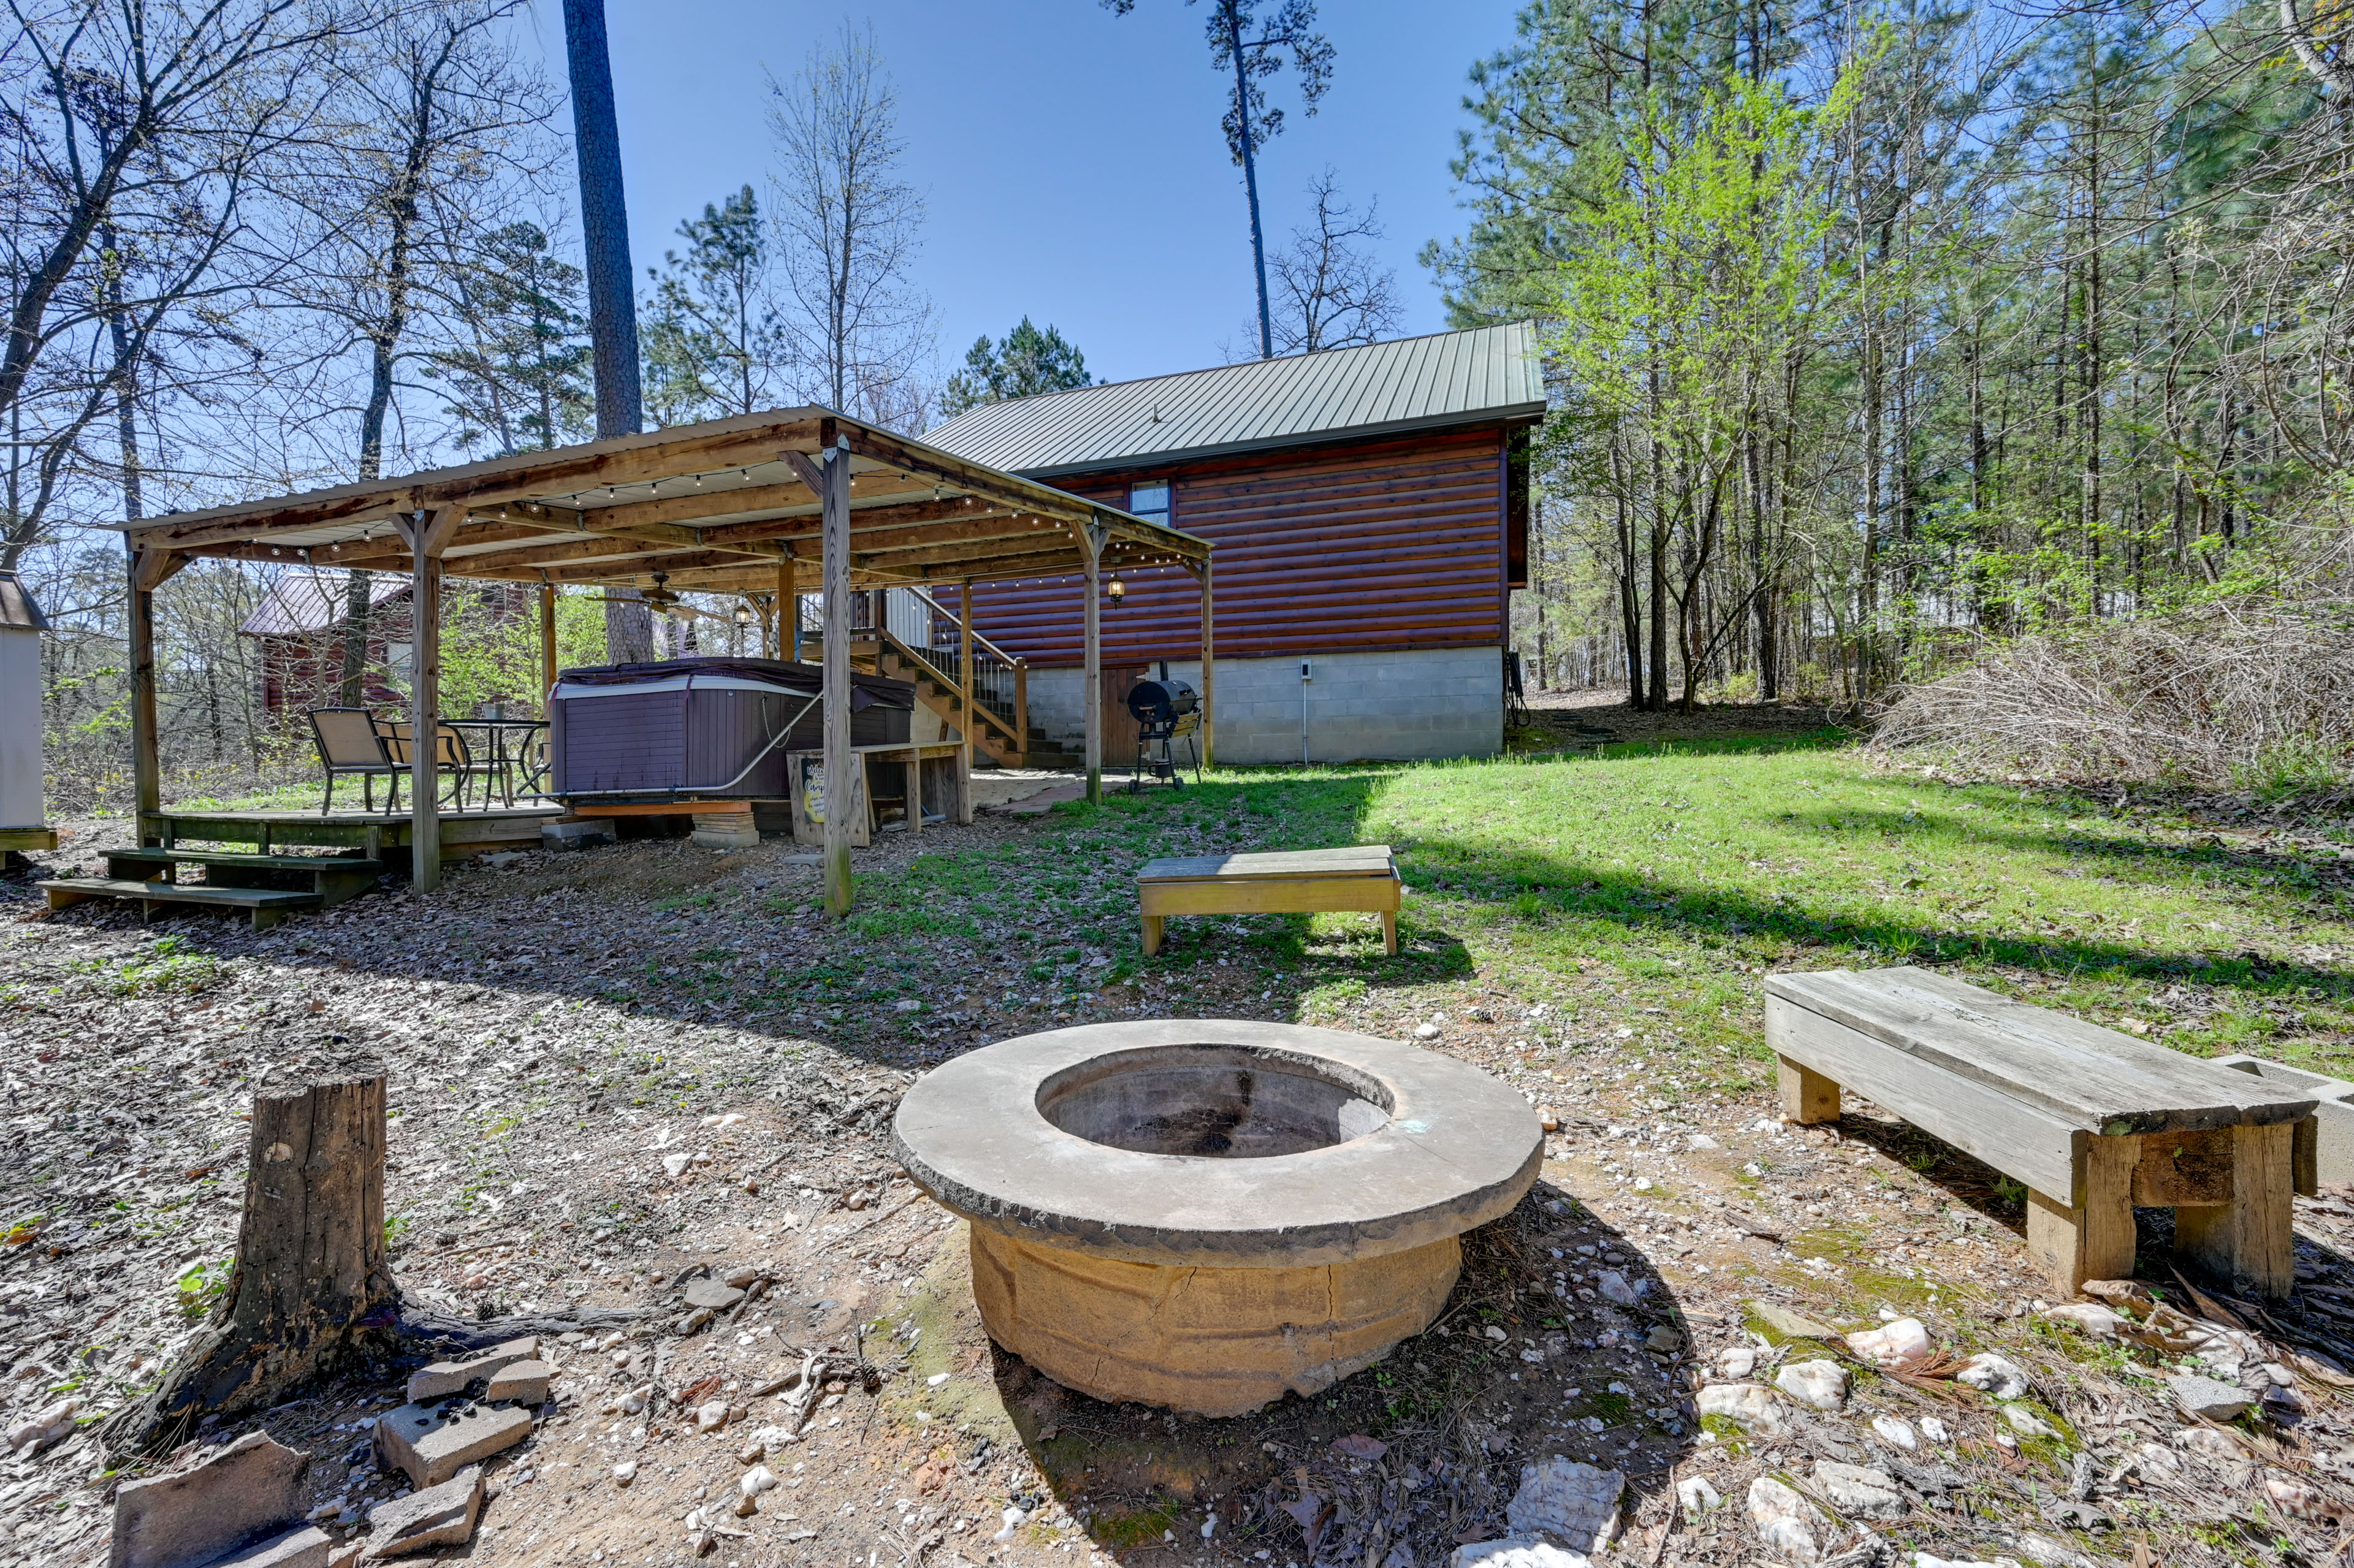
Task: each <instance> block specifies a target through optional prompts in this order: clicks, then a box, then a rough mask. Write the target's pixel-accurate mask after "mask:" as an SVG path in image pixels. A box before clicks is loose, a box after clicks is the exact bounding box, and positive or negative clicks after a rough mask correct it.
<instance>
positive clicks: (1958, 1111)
mask: <svg viewBox="0 0 2354 1568" xmlns="http://www.w3.org/2000/svg"><path fill="white" fill-rule="evenodd" d="M1765 1040H1766V1043H1767V1044H1769V1045H1771V1046H1772V1047H1773V1048H1774V1051H1775V1053H1776V1055H1777V1056H1778V1057H1779V1059H1780V1064H1781V1066H1780V1073H1781V1090H1782V1115H1783V1117H1784V1118H1786V1119H1787V1120H1790V1121H1795V1122H1799V1123H1802V1124H1808V1123H1815V1122H1826V1121H1836V1120H1838V1119H1839V1114H1840V1089H1841V1087H1846V1088H1849V1089H1852V1090H1854V1091H1855V1092H1856V1093H1858V1094H1861V1095H1864V1096H1867V1097H1870V1098H1871V1099H1872V1100H1873V1101H1874V1102H1875V1103H1877V1104H1879V1105H1881V1106H1883V1107H1886V1108H1888V1109H1889V1110H1891V1111H1893V1112H1895V1113H1896V1114H1897V1115H1898V1116H1901V1117H1903V1118H1904V1119H1905V1120H1907V1121H1909V1122H1911V1123H1913V1124H1914V1126H1916V1127H1918V1128H1922V1129H1923V1130H1924V1131H1926V1132H1930V1133H1933V1134H1935V1136H1937V1137H1938V1138H1941V1139H1945V1140H1946V1142H1947V1143H1950V1144H1952V1145H1954V1147H1956V1149H1959V1150H1963V1151H1964V1152H1965V1153H1967V1154H1971V1155H1974V1156H1976V1157H1977V1158H1978V1159H1979V1160H1984V1161H1985V1162H1986V1163H1987V1164H1988V1165H1991V1166H1993V1167H1994V1168H1995V1169H1996V1170H1997V1171H2001V1172H2002V1173H2003V1174H2004V1175H2006V1176H2009V1177H2010V1178H2012V1179H2013V1180H2014V1181H2019V1182H2020V1184H2022V1185H2023V1186H2025V1187H2026V1188H2027V1189H2028V1200H2027V1247H2028V1252H2029V1255H2031V1257H2032V1258H2033V1259H2034V1260H2035V1262H2036V1264H2037V1265H2038V1266H2040V1267H2041V1268H2042V1269H2044V1270H2045V1271H2046V1272H2047V1273H2048V1274H2049V1275H2050V1277H2051V1280H2052V1289H2053V1290H2054V1291H2056V1292H2058V1293H2059V1294H2060V1295H2061V1296H2062V1298H2065V1297H2067V1296H2071V1295H2073V1294H2074V1293H2075V1291H2076V1289H2077V1287H2079V1286H2080V1285H2081V1284H2083V1282H2084V1281H2085V1280H2087V1279H2107V1278H2128V1277H2131V1276H2132V1274H2133V1267H2134V1208H2135V1206H2136V1205H2137V1204H2139V1205H2142V1206H2145V1207H2151V1208H2168V1207H2170V1208H2172V1209H2173V1210H2174V1215H2175V1218H2174V1234H2175V1245H2177V1247H2178V1248H2179V1249H2180V1250H2181V1251H2182V1252H2184V1253H2185V1254H2186V1255H2189V1256H2190V1257H2192V1258H2193V1259H2195V1260H2197V1261H2198V1262H2199V1263H2200V1265H2201V1266H2204V1267H2206V1268H2207V1269H2209V1270H2210V1271H2211V1272H2212V1273H2214V1274H2215V1275H2216V1276H2217V1277H2221V1278H2225V1279H2229V1280H2231V1281H2232V1282H2233V1284H2234V1286H2235V1287H2238V1288H2241V1289H2253V1290H2256V1291H2260V1292H2261V1293H2263V1294H2264V1295H2265V1296H2269V1297H2274V1298H2278V1297H2284V1296H2285V1295H2287V1294H2288V1292H2289V1289H2290V1287H2291V1286H2292V1285H2293V1284H2294V1283H2295V1281H2296V1255H2295V1251H2294V1242H2293V1239H2292V1237H2291V1234H2290V1230H2289V1224H2290V1208H2291V1193H2292V1192H2306V1193H2311V1192H2313V1191H2314V1186H2315V1151H2316V1149H2317V1128H2316V1123H2315V1120H2314V1102H2313V1100H2311V1099H2310V1098H2299V1097H2296V1095H2295V1094H2294V1092H2293V1090H2290V1089H2287V1088H2285V1087H2284V1086H2281V1085H2277V1084H2273V1083H2267V1082H2265V1081H2264V1080H2263V1079H2261V1078H2256V1077H2252V1076H2251V1075H2248V1074H2245V1073H2234V1072H2232V1071H2230V1070H2228V1069H2226V1068H2221V1067H2218V1066H2216V1065H2213V1064H2211V1063H2209V1062H2203V1061H2200V1060H2199V1059H2198V1058H2196V1057H2192V1056H2186V1055H2184V1054H2181V1053H2180V1052H2179V1051H2170V1050H2168V1049H2167V1048H2166V1047H2165V1046H2163V1045H2156V1044H2150V1043H2149V1042H2147V1041H2145V1040H2137V1039H2135V1038H2134V1037H2133V1036H2132V1035H2129V1034H2120V1033H2117V1032H2115V1030H2111V1029H2104V1028H2102V1027H2100V1026H2099V1025H2098V1024H2094V1023H2087V1022H2084V1020H2082V1019H2079V1018H2072V1017H2070V1016H2069V1015H2068V1014H2066V1013H2063V1012H2052V1011H2051V1010H2050V1009H2048V1008H2041V1007H2031V1006H2029V1005H2028V1004H2027V1003H2025V1002H2021V1001H2012V1000H2011V999H2010V998H2009V997H2006V996H1999V995H1998V994H1996V993H1995V992H1993V991H1986V990H1982V989H1981V988H1979V987H1978V986H1974V985H1967V984H1965V983H1963V982H1962V981H1960V980H1953V979H1950V978H1949V977H1947V976H1945V975H1942V974H1938V973H1935V971H1932V970H1927V969H1909V968H1904V969H1867V970H1863V971H1861V972H1859V971H1855V970H1849V969H1829V970H1825V971H1822V972H1819V973H1814V974H1777V975H1769V976H1767V977H1766V980H1765Z"/></svg>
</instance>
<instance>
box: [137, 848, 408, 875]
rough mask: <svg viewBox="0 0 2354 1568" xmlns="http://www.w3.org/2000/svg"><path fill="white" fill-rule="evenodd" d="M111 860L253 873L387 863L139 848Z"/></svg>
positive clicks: (377, 868)
mask: <svg viewBox="0 0 2354 1568" xmlns="http://www.w3.org/2000/svg"><path fill="white" fill-rule="evenodd" d="M106 858H107V859H108V860H110V861H115V860H128V861H147V862H150V863H162V864H170V865H236V866H243V867H245V868H247V869H248V870H250V871H293V872H306V871H336V872H345V871H371V872H378V873H381V872H382V871H383V870H384V862H382V861H380V860H371V859H362V858H360V857H358V856H353V855H334V854H247V853H240V852H237V851H230V850H184V849H168V850H167V849H136V850H108V851H107V852H106Z"/></svg>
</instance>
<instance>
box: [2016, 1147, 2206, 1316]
mask: <svg viewBox="0 0 2354 1568" xmlns="http://www.w3.org/2000/svg"><path fill="white" fill-rule="evenodd" d="M2140 1159H2141V1139H2139V1138H2138V1137H2136V1136H2133V1135H2131V1134H2128V1135H2126V1136H2125V1137H2122V1138H2100V1137H2095V1136H2093V1135H2090V1134H2086V1135H2084V1137H2082V1138H2081V1139H2079V1140H2078V1142H2077V1146H2076V1155H2075V1168H2076V1174H2075V1185H2076V1190H2075V1192H2073V1194H2071V1195H2070V1196H2069V1197H2068V1198H2066V1199H2064V1200H2063V1199H2062V1198H2058V1197H2055V1196H2052V1195H2051V1194H2048V1193H2043V1192H2030V1193H2028V1194H2027V1255H2028V1257H2029V1259H2030V1260H2031V1261H2032V1262H2033V1263H2034V1264H2035V1266H2037V1267H2040V1268H2041V1269H2042V1270H2043V1273H2044V1277H2045V1278H2046V1279H2047V1280H2049V1281H2050V1283H2051V1286H2052V1293H2053V1295H2054V1296H2055V1297H2056V1298H2058V1299H2060V1300H2062V1301H2065V1300H2066V1299H2068V1298H2070V1297H2072V1296H2073V1295H2075V1294H2076V1291H2077V1288H2078V1287H2080V1286H2082V1285H2083V1284H2084V1281H2086V1280H2087V1279H2130V1278H2132V1277H2133V1269H2134V1213H2133V1181H2134V1167H2135V1166H2136V1164H2137V1163H2138V1162H2139V1160H2140ZM2184 1212H2185V1213H2189V1212H2190V1211H2184Z"/></svg>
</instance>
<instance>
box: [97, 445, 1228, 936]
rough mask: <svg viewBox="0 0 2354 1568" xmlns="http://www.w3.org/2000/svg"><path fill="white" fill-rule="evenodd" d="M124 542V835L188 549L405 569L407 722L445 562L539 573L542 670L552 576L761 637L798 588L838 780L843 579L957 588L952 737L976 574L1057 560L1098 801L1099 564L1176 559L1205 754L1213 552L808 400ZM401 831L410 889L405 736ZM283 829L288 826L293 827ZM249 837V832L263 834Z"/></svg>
mask: <svg viewBox="0 0 2354 1568" xmlns="http://www.w3.org/2000/svg"><path fill="white" fill-rule="evenodd" d="M121 527H122V532H123V533H124V535H125V536H126V542H127V544H128V546H129V549H130V576H131V603H132V615H131V628H132V630H131V662H132V698H133V706H132V715H133V723H132V732H133V747H134V750H135V754H136V755H135V779H136V786H137V794H138V808H137V809H138V812H139V832H140V842H141V843H142V845H143V846H147V845H155V844H159V843H161V844H165V845H167V846H168V844H169V842H170V839H171V834H170V832H169V826H170V824H168V823H167V822H166V821H165V814H164V810H163V801H162V777H163V776H162V769H161V767H160V765H159V762H158V758H157V751H156V740H157V736H156V714H155V630H154V590H155V588H157V586H158V585H160V584H161V583H163V582H164V580H165V579H166V578H168V577H171V576H172V574H173V573H175V572H176V571H178V570H179V569H180V568H181V567H184V566H186V564H187V563H188V562H189V561H190V560H192V559H196V558H197V557H209V558H212V559H217V560H240V561H279V562H283V563H286V564H288V565H290V566H291V565H295V564H302V565H307V566H310V567H366V568H367V569H370V570H374V571H387V572H391V571H400V572H406V573H408V575H409V577H410V578H411V591H412V595H413V600H412V602H413V603H414V605H415V606H416V630H415V633H414V646H413V648H412V650H411V654H410V659H411V701H410V715H409V717H410V720H411V722H412V724H413V725H414V726H415V728H414V731H413V733H415V734H417V735H420V736H429V735H432V734H434V733H435V726H436V725H437V724H438V723H439V722H440V716H441V715H440V701H439V693H438V690H437V688H438V686H439V684H440V596H441V585H442V581H443V579H444V578H445V577H478V578H492V579H503V580H507V581H520V582H530V583H536V584H538V585H540V588H541V594H540V604H541V632H542V636H541V645H542V649H543V659H544V662H545V663H546V666H547V667H546V677H547V680H548V682H549V683H551V684H552V683H553V682H554V680H555V675H556V671H555V648H556V644H555V630H554V628H555V596H556V589H557V588H558V587H559V586H561V585H564V584H581V585H599V586H603V587H607V588H650V587H653V586H656V582H657V577H656V574H660V575H661V581H662V583H663V584H666V585H667V586H668V587H669V588H673V589H685V590H690V591H700V592H718V593H738V594H746V595H752V596H763V595H773V596H774V597H773V603H774V605H775V606H776V607H777V611H778V615H779V632H780V641H781V631H782V620H781V618H782V616H784V615H787V614H790V615H795V616H796V617H797V616H798V613H799V612H798V609H796V608H794V607H795V606H797V605H798V603H799V596H800V595H801V594H804V593H810V592H815V593H818V594H820V595H822V599H823V611H824V620H825V630H824V651H823V654H822V663H823V668H824V701H823V715H824V732H823V733H824V740H823V746H824V752H825V759H824V765H825V768H826V777H827V778H828V779H843V778H845V777H847V776H848V774H849V768H850V762H849V758H850V756H851V739H850V704H849V694H850V645H851V636H850V604H851V599H852V595H853V593H854V591H856V590H858V589H861V588H891V587H902V586H917V587H921V586H942V587H945V586H948V585H957V586H959V587H960V589H963V590H965V591H960V594H959V603H960V607H961V608H960V615H959V619H960V633H961V636H962V638H963V640H964V657H963V659H962V661H961V663H960V669H961V670H962V672H963V679H964V681H965V683H966V688H965V691H964V693H963V696H964V699H965V706H964V710H963V711H964V712H965V714H966V715H967V722H966V724H965V726H963V728H964V732H965V735H966V737H967V740H968V742H970V735H971V723H970V715H971V714H972V713H973V712H974V704H973V693H972V690H971V687H970V682H971V672H972V668H973V664H972V658H971V638H972V617H971V608H970V607H971V599H972V596H971V594H970V591H969V590H970V586H971V585H972V584H974V583H1011V582H1041V581H1048V580H1053V579H1056V578H1062V579H1066V580H1068V579H1071V578H1074V577H1075V578H1076V580H1077V581H1078V582H1079V583H1080V584H1081V585H1083V587H1082V592H1083V594H1084V606H1083V616H1084V623H1085V637H1086V645H1087V654H1086V660H1087V662H1086V670H1087V714H1088V715H1089V717H1088V721H1087V731H1086V768H1087V796H1088V799H1090V800H1097V799H1100V798H1101V793H1102V788H1103V779H1102V774H1103V737H1102V735H1101V727H1102V726H1101V721H1100V718H1099V716H1098V715H1099V714H1100V711H1101V708H1102V702H1101V690H1100V688H1101V679H1102V673H1101V660H1100V642H1101V637H1100V624H1099V622H1100V603H1101V594H1100V591H1099V588H1100V584H1101V581H1102V578H1103V576H1104V575H1105V574H1106V573H1115V574H1116V573H1118V572H1119V571H1123V570H1127V571H1139V570H1141V569H1143V568H1144V567H1149V566H1176V567H1182V568H1184V569H1185V570H1187V571H1189V572H1190V573H1191V574H1192V575H1193V577H1195V579H1196V580H1197V581H1198V582H1199V584H1200V587H1201V657H1202V667H1203V670H1204V680H1203V685H1204V691H1203V692H1202V701H1203V707H1204V718H1203V725H1202V732H1201V734H1202V747H1203V752H1204V758H1205V759H1206V758H1207V757H1208V755H1209V753H1210V748H1211V723H1210V717H1209V707H1210V699H1211V696H1212V693H1211V692H1210V691H1209V690H1208V689H1207V688H1208V687H1209V684H1210V682H1209V678H1208V671H1209V670H1210V668H1211V632H1212V627H1211V592H1210V546H1209V545H1208V544H1207V543H1206V542H1205V541H1204V540H1201V539H1197V538H1195V537H1193V535H1188V534H1184V533H1181V532H1179V531H1178V530H1176V529H1174V528H1171V527H1169V526H1167V525H1165V524H1159V523H1154V522H1150V521H1148V520H1146V519H1144V518H1142V517H1139V516H1136V515H1134V514H1129V513H1127V512H1122V511H1119V510H1117V509H1115V508H1113V507H1111V506H1108V505H1106V504H1105V503H1101V502H1094V501H1087V500H1084V499H1082V498H1080V497H1078V496H1076V495H1072V494H1069V493H1066V492H1064V491H1061V490H1057V489H1055V488H1054V487H1053V486H1051V485H1046V484H1042V483H1039V482H1036V481H1034V480H1028V479H1023V478H1021V477H1019V476H1017V475H1014V474H1011V473H1007V472H1004V471H1002V470H999V469H994V468H991V467H989V466H987V465H986V464H983V463H979V462H975V461H971V460H970V459H967V458H960V457H956V456H954V455H952V454H950V453H948V452H944V451H940V450H938V449H936V448H932V447H928V446H926V445H924V444H923V443H922V442H920V441H916V440H909V439H907V438H906V437H903V436H898V435H895V434H892V433H891V432H889V431H887V430H884V429H878V428H876V427H875V426H873V425H869V424H865V423H864V422H862V421H860V420H857V419H853V418H847V417H846V416H843V415H841V414H837V413H834V412H832V410H830V409H826V408H791V409H782V410H777V411H773V412H769V413H761V414H748V415H745V416H742V417H740V418H728V419H715V420H711V421H708V422H705V423H703V424H696V425H682V426H676V427H673V428H672V429H663V430H656V431H652V432H649V433H647V434H644V435H636V436H623V437H619V438H616V439H613V440H601V441H592V442H588V443H586V444H584V445H580V446H572V447H562V448H557V449H556V450H548V451H536V452H525V453H519V454H516V455H514V456H512V457H502V458H494V459H492V460H490V461H484V462H476V463H469V464H466V465H464V466H462V467H457V468H445V469H435V470H430V471H426V472H422V473H415V474H410V475H408V476H406V477H403V478H398V479H387V480H379V481H369V482H361V483H357V484H345V485H338V486H335V487H334V488H333V489H328V490H319V491H312V492H308V493H303V494H299V495H286V496H276V497H271V498H270V499H266V500H259V501H247V502H240V503H237V504H235V505H231V506H219V507H213V508H209V509H207V510H204V511H199V512H183V513H178V514H174V515H171V516H167V517H157V518H151V519H143V520H141V521H139V522H135V523H131V524H122V525H121ZM413 750H414V751H415V753H416V760H415V762H414V763H413V764H412V766H413V768H414V770H415V771H414V778H413V779H412V791H411V793H412V799H413V802H414V805H413V809H412V811H411V814H410V817H409V819H408V823H407V830H408V831H407V832H406V834H405V836H406V838H407V840H408V846H409V849H410V853H411V854H412V855H413V857H414V859H413V865H414V874H415V879H416V882H417V885H420V886H425V887H430V886H433V885H436V884H437V883H438V882H439V880H440V863H441V845H442V836H441V818H442V815H443V813H442V812H441V810H440V809H439V808H438V806H437V804H436V801H435V779H434V773H433V760H432V750H431V748H430V747H414V748H413ZM289 842H297V841H289ZM264 847H265V849H266V848H267V847H268V843H267V840H265V841H264ZM849 856H850V851H849V827H848V824H847V821H846V820H845V813H843V812H842V811H831V812H828V813H827V818H826V823H825V854H824V861H825V881H826V898H827V905H828V907H830V908H832V909H833V910H834V911H836V912H837V913H839V912H841V911H843V910H846V909H847V908H848V907H849V900H850V874H849V865H850V858H849Z"/></svg>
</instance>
